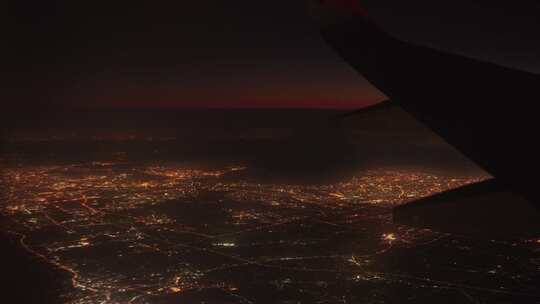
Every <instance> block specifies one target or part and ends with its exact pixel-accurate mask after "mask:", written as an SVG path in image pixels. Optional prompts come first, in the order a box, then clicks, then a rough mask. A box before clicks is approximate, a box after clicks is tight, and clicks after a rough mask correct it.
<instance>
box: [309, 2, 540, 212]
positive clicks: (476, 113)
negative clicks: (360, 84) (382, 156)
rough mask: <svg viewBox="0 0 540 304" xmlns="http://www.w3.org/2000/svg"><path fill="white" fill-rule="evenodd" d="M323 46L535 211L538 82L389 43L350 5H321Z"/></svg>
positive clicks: (446, 55)
mask: <svg viewBox="0 0 540 304" xmlns="http://www.w3.org/2000/svg"><path fill="white" fill-rule="evenodd" d="M312 12H315V13H316V14H317V13H318V14H319V17H318V20H319V21H320V24H321V33H322V36H323V38H324V39H325V40H326V41H327V43H328V44H329V45H330V46H331V47H332V48H334V49H335V50H336V52H337V53H338V54H339V55H340V56H341V57H342V58H343V59H344V60H345V61H346V62H348V63H349V64H350V65H351V66H352V67H353V68H355V69H356V70H357V71H358V72H359V73H360V74H362V75H363V76H364V77H365V78H366V79H367V80H368V81H370V82H371V83H372V84H373V85H374V86H376V87H377V88H378V89H380V90H381V91H382V92H383V93H384V94H386V95H387V96H388V97H390V99H391V100H392V102H393V103H395V104H396V105H399V106H400V107H402V108H403V109H405V110H406V111H407V112H409V113H410V114H412V115H413V116H414V117H415V118H416V119H418V120H419V121H420V122H422V123H424V124H425V125H427V126H428V127H429V128H431V129H432V130H433V131H435V132H436V133H437V134H438V135H440V136H441V137H442V138H443V139H445V140H446V141H447V142H448V143H450V144H451V145H453V146H454V147H456V148H457V149H458V150H460V151H461V152H462V153H463V154H465V155H466V156H468V157H469V158H470V159H471V160H473V161H475V162H476V163H477V164H478V165H480V166H481V167H482V168H483V169H485V170H486V171H487V172H489V173H490V174H491V175H493V176H495V177H496V178H497V181H498V183H499V184H501V185H504V186H505V187H506V188H507V189H509V190H511V191H513V192H516V193H518V194H519V195H522V196H523V197H525V198H527V199H528V200H529V201H530V202H532V203H533V204H534V205H535V206H536V207H540V195H539V191H538V190H537V182H536V178H535V177H536V174H538V172H540V168H539V167H540V166H539V165H538V155H540V149H539V148H538V145H536V138H537V135H536V133H537V131H536V125H537V116H538V114H537V111H536V109H535V108H536V107H535V102H536V101H537V100H540V94H539V93H538V89H539V88H540V76H538V75H535V74H532V73H528V72H523V71H519V70H515V69H511V68H507V67H502V66H498V65H495V64H492V63H488V62H483V61H480V60H476V59H472V58H467V57H463V56H459V55H454V54H450V53H445V52H442V51H439V50H435V49H431V48H428V47H423V46H419V45H414V44H411V43H407V42H404V41H401V40H399V39H396V38H395V37H393V36H392V35H390V34H388V33H386V32H384V31H383V30H381V28H380V27H379V26H377V25H376V24H375V23H374V22H373V20H371V19H370V18H369V17H367V15H366V13H365V10H364V9H361V8H360V6H359V4H358V2H357V1H356V0H321V1H317V2H316V3H315V4H314V5H313V6H312Z"/></svg>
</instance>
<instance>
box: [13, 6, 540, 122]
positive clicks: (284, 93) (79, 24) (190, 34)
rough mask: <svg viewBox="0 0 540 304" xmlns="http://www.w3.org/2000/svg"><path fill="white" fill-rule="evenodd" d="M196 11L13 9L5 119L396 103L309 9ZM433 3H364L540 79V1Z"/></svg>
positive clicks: (413, 29) (419, 38)
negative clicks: (66, 111)
mask: <svg viewBox="0 0 540 304" xmlns="http://www.w3.org/2000/svg"><path fill="white" fill-rule="evenodd" d="M186 2H187V1H131V2H129V5H126V4H124V3H116V2H110V1H108V2H107V3H103V4H102V2H95V1H35V3H34V2H25V1H18V2H17V3H16V4H13V5H15V6H12V7H10V8H9V9H8V11H9V12H13V13H11V14H10V17H9V18H10V19H8V22H9V23H10V24H12V26H11V27H10V31H9V32H8V37H7V39H9V40H11V43H9V46H10V47H8V51H9V52H8V55H7V56H5V58H4V59H6V60H7V61H8V64H7V65H6V66H7V68H6V71H7V73H4V75H5V76H4V80H3V82H4V84H5V86H6V89H5V90H4V94H6V93H7V96H5V97H3V99H4V100H5V102H4V109H5V112H10V111H16V112H17V111H18V112H20V111H30V110H32V109H34V110H36V109H41V108H43V107H52V108H72V107H75V108H80V107H82V108H100V107H101V108H103V107H104V108H108V107H112V108H185V107H188V108H231V107H234V108H246V107H247V108H252V107H254V108H276V107H277V108H283V107H285V108H306V107H307V108H359V107H362V106H365V105H368V104H372V103H375V102H378V101H381V100H384V99H385V96H384V95H383V94H382V93H380V92H379V91H378V90H376V89H375V88H373V87H372V86H371V85H370V84H369V83H367V81H366V80H364V79H363V78H362V77H361V76H359V75H358V74H357V73H356V72H355V71H353V70H352V69H351V68H350V67H348V66H347V65H346V64H345V63H344V62H343V61H342V60H341V59H340V58H339V57H338V56H337V55H335V54H334V52H333V51H332V50H331V49H330V48H329V47H327V46H326V45H325V44H324V42H323V41H322V39H321V38H320V37H319V34H318V28H317V27H316V26H315V24H314V22H313V21H312V20H311V19H310V18H309V17H308V16H307V13H306V9H305V8H306V5H305V1H304V0H298V1H291V0H280V1H253V0H250V1H248V0H235V1H217V0H199V1H192V2H190V3H186ZM431 2H432V3H430V2H428V1H415V0H411V1H397V0H364V1H363V4H364V6H365V7H366V8H367V9H368V11H370V13H371V15H372V16H373V17H374V19H375V20H376V21H377V22H379V24H380V25H381V26H382V27H383V28H385V29H386V30H388V31H389V32H391V33H392V34H394V35H396V36H398V37H400V38H402V39H405V40H408V41H412V42H416V43H419V44H423V45H428V46H432V47H435V48H440V49H443V50H449V51H452V52H456V53H460V54H464V55H467V56H472V57H476V58H480V59H483V60H488V61H492V62H497V63H499V64H503V65H506V66H511V67H517V68H520V69H525V70H529V71H533V72H540V58H539V57H540V56H538V54H540V42H539V39H538V37H539V36H540V25H539V21H538V20H539V19H540V18H538V16H540V3H538V1H533V0H522V1H513V2H507V3H506V4H504V6H500V7H494V5H495V4H494V3H493V2H492V1H481V0H468V1H464V0H457V1H447V2H445V3H443V2H441V1H431ZM435 2H436V3H435ZM500 5H502V4H500ZM411 72H414V71H411ZM419 89H421V87H420V88H419Z"/></svg>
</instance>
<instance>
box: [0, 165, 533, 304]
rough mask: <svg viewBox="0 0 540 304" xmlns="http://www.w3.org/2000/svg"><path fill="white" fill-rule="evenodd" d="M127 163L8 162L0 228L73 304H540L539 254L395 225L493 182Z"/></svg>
mask: <svg viewBox="0 0 540 304" xmlns="http://www.w3.org/2000/svg"><path fill="white" fill-rule="evenodd" d="M248 170H249V167H247V166H246V165H245V164H230V165H224V166H221V167H219V168H211V169H209V168H208V167H206V168H205V167H203V166H196V165H189V164H185V163H174V162H162V163H155V164H133V163H127V162H122V161H118V160H114V161H110V162H103V161H90V162H79V163H71V164H62V165H35V164H17V163H10V165H8V166H6V167H5V168H4V170H3V172H2V175H3V176H2V178H3V183H4V186H5V193H4V203H3V205H2V206H1V212H2V214H3V215H4V217H5V218H7V219H8V220H7V222H6V223H3V227H4V229H6V230H8V231H10V232H11V233H12V234H15V235H17V236H18V237H19V238H20V244H21V246H23V247H24V248H25V249H26V250H28V251H29V252H31V253H32V254H33V255H35V256H38V257H39V258H40V259H43V260H44V261H46V262H47V263H49V264H50V265H51V267H54V268H58V269H60V270H62V271H65V272H67V273H69V275H70V277H71V282H70V288H66V290H64V291H63V294H62V299H64V301H65V303H73V304H75V303H78V304H83V303H88V304H90V303H405V302H407V303H408V302H410V303H418V302H422V301H425V302H433V303H435V302H438V303H446V302H448V303H456V302H459V303H467V302H468V303H495V302H505V301H508V299H522V300H523V302H527V301H528V302H531V303H533V302H536V303H537V301H540V292H539V291H538V289H537V287H538V286H535V285H534V282H535V280H537V279H538V276H539V270H540V255H539V250H540V243H539V242H537V241H536V240H519V241H515V242H508V241H499V240H485V241H478V240H472V239H468V238H466V237H461V236H456V235H451V234H442V233H437V232H434V231H430V230H421V229H412V228H408V227H400V226H397V225H394V224H393V223H392V219H391V208H392V207H394V206H395V205H396V204H400V203H403V202H406V201H410V200H414V199H416V198H419V197H424V196H428V195H430V194H433V193H437V192H440V191H443V190H447V189H451V188H455V187H458V186H461V185H464V184H468V183H471V182H475V181H479V180H482V179H484V178H485V177H484V176H443V175H441V174H434V173H429V172H428V171H427V170H422V169H396V168H394V169H392V168H384V169H377V170H368V171H366V172H362V174H359V175H358V176H357V177H353V178H351V179H348V180H345V181H341V182H337V183H334V184H327V185H305V184H304V185H288V184H277V183H272V184H271V183H263V182H261V183H258V182H256V181H253V179H244V178H242V176H243V175H242V173H243V172H245V171H248Z"/></svg>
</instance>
